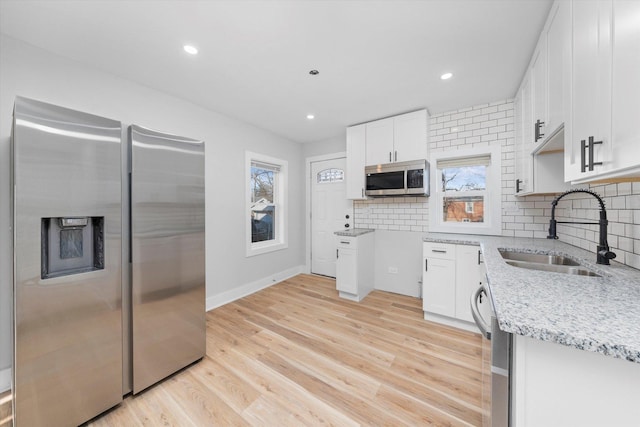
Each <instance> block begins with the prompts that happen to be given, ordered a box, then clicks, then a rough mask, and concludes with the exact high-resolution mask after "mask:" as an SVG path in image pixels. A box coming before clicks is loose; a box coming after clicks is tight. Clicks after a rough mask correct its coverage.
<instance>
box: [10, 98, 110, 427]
mask: <svg viewBox="0 0 640 427" xmlns="http://www.w3.org/2000/svg"><path fill="white" fill-rule="evenodd" d="M121 136H122V135H121V125H120V122H117V121H113V120H109V119H105V118H102V117H97V116H93V115H89V114H85V113H81V112H78V111H73V110H69V109H66V108H61V107H56V106H53V105H50V104H45V103H42V102H38V101H33V100H30V99H26V98H20V97H18V98H17V99H16V102H15V109H14V121H13V132H12V144H11V147H12V154H13V155H12V170H13V176H12V179H13V189H14V190H13V198H12V199H13V209H14V211H13V221H14V222H13V224H14V226H13V233H14V234H13V238H14V242H13V244H14V316H15V317H14V328H15V330H14V334H15V337H14V340H15V341H14V342H15V347H14V351H15V353H14V384H15V408H16V412H15V417H16V418H15V421H16V425H17V426H48V427H49V426H69V425H78V424H81V423H83V422H85V421H87V420H89V419H91V418H93V417H95V416H96V415H98V414H100V413H101V412H103V411H105V410H107V409H109V408H110V407H112V406H114V405H116V404H118V403H119V402H120V401H121V400H122V321H121V318H122V312H121V311H122V306H121V286H120V279H121V277H120V275H121V257H120V252H121V209H120V204H121V186H120V183H121V177H120V174H121V171H120V164H121V162H120V149H121Z"/></svg>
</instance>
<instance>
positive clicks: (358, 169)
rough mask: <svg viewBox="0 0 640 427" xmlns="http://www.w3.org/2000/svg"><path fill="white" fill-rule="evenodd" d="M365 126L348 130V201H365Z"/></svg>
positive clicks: (352, 127)
mask: <svg viewBox="0 0 640 427" xmlns="http://www.w3.org/2000/svg"><path fill="white" fill-rule="evenodd" d="M365 141H366V129H365V125H358V126H351V127H348V128H347V199H354V200H359V199H365V198H366V197H365V195H364V186H365V184H364V183H365V181H364V162H365V149H366V148H365Z"/></svg>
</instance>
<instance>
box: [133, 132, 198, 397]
mask: <svg viewBox="0 0 640 427" xmlns="http://www.w3.org/2000/svg"><path fill="white" fill-rule="evenodd" d="M129 139H130V141H131V224H132V230H131V235H132V239H131V241H132V247H131V254H132V260H131V261H132V265H131V267H132V328H133V392H134V393H139V392H140V391H142V390H144V389H145V388H147V387H149V386H150V385H152V384H154V383H156V382H157V381H159V380H161V379H163V378H165V377H166V376H168V375H170V374H172V373H174V372H176V371H177V370H179V369H181V368H183V367H185V366H187V365H189V364H190V363H192V362H195V361H196V360H198V359H201V358H202V357H204V355H205V250H204V242H205V238H204V220H205V215H204V200H205V198H204V143H203V142H202V141H195V140H191V139H187V138H181V137H176V136H173V135H166V134H162V133H158V132H155V131H151V130H149V129H145V128H142V127H139V126H135V125H133V126H130V127H129Z"/></svg>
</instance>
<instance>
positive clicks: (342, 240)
mask: <svg viewBox="0 0 640 427" xmlns="http://www.w3.org/2000/svg"><path fill="white" fill-rule="evenodd" d="M336 244H337V245H338V249H357V248H358V238H357V237H349V236H336Z"/></svg>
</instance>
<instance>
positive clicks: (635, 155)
mask: <svg viewBox="0 0 640 427" xmlns="http://www.w3.org/2000/svg"><path fill="white" fill-rule="evenodd" d="M613 22H614V26H613V54H612V61H613V63H612V67H611V70H612V76H611V77H612V91H613V93H612V94H611V119H612V123H611V129H612V135H611V141H612V145H611V150H612V153H611V159H612V165H611V170H613V171H621V172H624V171H625V170H633V169H634V170H635V176H638V175H640V171H639V170H638V169H640V1H637V0H627V1H623V0H615V1H614V2H613Z"/></svg>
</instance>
